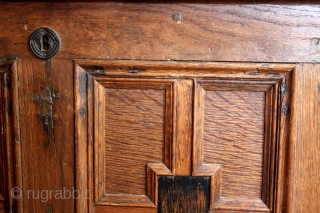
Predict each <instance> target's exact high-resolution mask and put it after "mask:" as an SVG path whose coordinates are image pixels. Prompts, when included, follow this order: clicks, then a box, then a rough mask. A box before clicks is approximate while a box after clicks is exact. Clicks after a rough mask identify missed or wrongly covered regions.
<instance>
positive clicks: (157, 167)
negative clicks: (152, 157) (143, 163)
mask: <svg viewBox="0 0 320 213" xmlns="http://www.w3.org/2000/svg"><path fill="white" fill-rule="evenodd" d="M159 176H173V174H172V172H171V171H170V170H169V169H168V168H167V167H166V166H165V165H164V164H162V163H149V164H148V167H147V196H148V198H149V199H150V200H151V202H152V203H153V204H154V206H157V205H158V177H159Z"/></svg>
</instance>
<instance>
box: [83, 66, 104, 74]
mask: <svg viewBox="0 0 320 213" xmlns="http://www.w3.org/2000/svg"><path fill="white" fill-rule="evenodd" d="M83 68H84V69H85V70H86V71H87V72H89V73H91V75H93V76H96V77H97V76H105V75H106V74H105V70H104V68H103V66H97V65H94V66H89V67H83Z"/></svg>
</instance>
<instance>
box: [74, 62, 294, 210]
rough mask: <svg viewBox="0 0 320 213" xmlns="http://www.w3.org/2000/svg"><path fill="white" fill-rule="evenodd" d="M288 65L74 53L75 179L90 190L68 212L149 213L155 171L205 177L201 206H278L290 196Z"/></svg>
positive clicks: (154, 190) (155, 194)
mask: <svg viewBox="0 0 320 213" xmlns="http://www.w3.org/2000/svg"><path fill="white" fill-rule="evenodd" d="M294 69H295V65H294V64H245V63H241V64H237V63H187V62H184V63H181V62H141V61H102V60H101V61H88V60H85V61H81V60H78V61H76V65H75V96H76V100H75V107H76V130H77V133H76V136H77V150H76V153H77V176H76V177H77V187H78V189H83V190H84V189H88V190H89V199H88V200H89V201H88V200H85V199H82V200H81V199H80V200H78V201H77V209H78V210H77V211H78V212H84V211H82V210H83V209H85V211H88V212H94V211H96V212H116V211H117V210H118V211H119V212H124V211H127V212H137V211H139V209H141V208H142V207H143V208H144V210H143V211H144V212H156V211H157V208H158V203H159V200H158V199H159V197H158V196H159V194H158V192H159V188H158V187H159V182H158V181H159V178H160V179H161V178H163V177H162V176H169V177H168V178H167V179H168V180H170V178H174V176H177V175H185V176H195V177H203V178H207V180H208V181H209V189H208V193H209V194H208V195H206V196H207V197H208V198H209V203H208V206H207V207H206V210H205V211H212V212H228V211H244V212H252V211H259V212H277V213H278V212H279V211H280V209H282V208H283V206H286V205H289V204H288V202H287V201H288V200H290V196H291V195H290V194H286V192H287V191H288V190H289V191H290V187H291V183H290V180H286V181H287V182H288V183H287V184H286V188H284V187H283V186H284V185H283V183H284V181H285V179H286V178H287V177H289V176H290V175H291V172H292V167H291V163H290V162H291V161H290V159H291V158H292V152H291V151H290V150H292V149H293V147H292V141H291V138H290V137H289V132H290V131H291V130H292V128H293V127H292V122H291V120H292V117H291V116H292V115H291V113H290V109H291V108H292V107H294V104H293V102H292V100H291V96H292V88H293V87H294V84H293V83H294V73H295V71H294ZM182 139H183V140H182ZM165 179H166V178H165ZM161 180H162V179H161ZM162 185H163V184H162ZM162 185H161V186H162ZM173 194H175V193H174V192H173ZM186 199H187V196H186ZM162 202H164V203H166V201H163V200H161V203H162ZM181 202H182V203H183V202H187V200H185V201H183V200H182V201H181ZM92 203H94V206H93V205H92ZM172 206H174V205H172ZM166 208H167V206H166V207H164V209H166ZM166 211H174V210H166Z"/></svg>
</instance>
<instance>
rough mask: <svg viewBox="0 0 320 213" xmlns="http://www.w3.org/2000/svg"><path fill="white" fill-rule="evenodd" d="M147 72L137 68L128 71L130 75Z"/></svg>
mask: <svg viewBox="0 0 320 213" xmlns="http://www.w3.org/2000/svg"><path fill="white" fill-rule="evenodd" d="M144 71H145V70H141V69H137V68H132V69H129V70H128V73H132V74H134V73H139V72H144Z"/></svg>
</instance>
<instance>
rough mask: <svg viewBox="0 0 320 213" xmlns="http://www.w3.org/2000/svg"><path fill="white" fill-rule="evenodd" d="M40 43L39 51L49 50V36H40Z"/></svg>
mask: <svg viewBox="0 0 320 213" xmlns="http://www.w3.org/2000/svg"><path fill="white" fill-rule="evenodd" d="M40 43H41V51H42V52H47V51H48V50H49V37H48V36H47V35H44V36H42V39H41V42H40Z"/></svg>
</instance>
